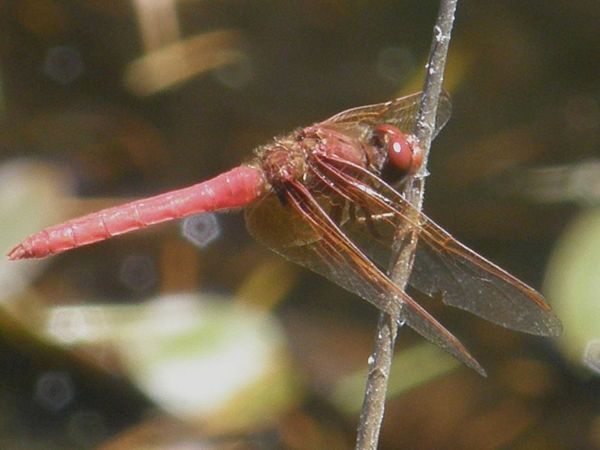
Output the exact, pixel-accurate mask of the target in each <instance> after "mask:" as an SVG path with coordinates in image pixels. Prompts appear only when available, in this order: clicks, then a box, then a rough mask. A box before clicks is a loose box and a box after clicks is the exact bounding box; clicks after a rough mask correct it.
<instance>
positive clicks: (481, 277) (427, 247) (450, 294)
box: [320, 158, 561, 336]
mask: <svg viewBox="0 0 600 450" xmlns="http://www.w3.org/2000/svg"><path fill="white" fill-rule="evenodd" d="M320 166H321V169H320V170H322V171H323V172H324V173H326V175H327V176H328V177H329V178H331V179H332V180H333V181H334V182H335V184H336V185H337V186H338V189H339V190H341V192H342V193H343V194H344V195H345V196H347V197H349V198H351V199H352V202H353V204H354V205H355V206H354V208H355V209H357V211H359V213H356V214H355V217H354V218H349V219H348V220H347V221H344V222H343V223H341V225H340V226H341V229H342V231H343V232H344V233H345V234H346V235H347V236H349V238H350V239H351V240H352V241H353V242H355V243H357V245H358V246H359V247H360V249H361V251H362V252H363V253H366V254H367V255H368V256H369V257H370V258H371V259H373V260H375V261H378V262H379V263H380V264H381V265H383V266H387V264H389V258H390V253H391V248H392V245H393V242H394V235H395V230H396V229H397V228H398V227H403V228H404V229H407V227H408V228H410V227H412V228H413V229H415V228H416V229H417V230H418V236H419V241H418V245H417V251H416V255H415V261H414V266H413V272H412V275H411V278H410V280H409V283H410V284H411V285H412V286H413V287H415V288H416V289H418V290H420V291H422V292H424V293H426V294H429V295H435V294H437V293H440V294H441V295H442V299H443V302H444V303H446V304H448V305H451V306H454V307H457V308H460V309H464V310H466V311H469V312H471V313H473V314H476V315H478V316H480V317H482V318H484V319H486V320H489V321H491V322H493V323H496V324H498V325H502V326H504V327H506V328H511V329H514V330H518V331H523V332H527V333H531V334H536V335H542V336H556V335H558V334H560V332H561V324H560V321H559V320H558V318H557V317H556V316H555V315H554V314H553V313H552V311H551V310H550V307H549V306H548V305H547V304H546V302H545V301H544V299H543V297H542V296H541V294H539V293H538V292H537V291H535V290H534V289H533V288H531V287H529V286H528V285H526V284H525V283H523V282H522V281H520V280H518V279H517V278H515V277H514V276H512V275H510V274H509V273H508V272H506V271H504V270H503V269H501V268H500V267H498V266H496V265H495V264H493V263H491V262H489V261H488V260H486V259H485V258H483V257H482V256H480V255H478V254H477V253H475V252H473V251H472V250H470V249H469V248H467V247H466V246H464V245H462V244H461V243H460V242H458V241H456V240H455V239H454V238H453V237H452V236H451V235H450V234H448V233H447V232H446V231H444V230H443V229H442V228H441V227H439V226H438V225H436V224H435V223H434V222H433V221H432V220H431V219H429V218H428V217H427V216H425V215H424V214H422V213H420V212H418V211H417V210H416V209H415V208H414V207H412V206H411V205H410V204H409V203H408V202H407V201H406V200H405V199H404V198H403V197H402V195H401V194H400V193H398V192H397V191H395V190H394V189H393V188H392V187H390V186H389V185H387V184H386V183H385V182H383V181H382V180H381V179H380V178H378V177H377V176H375V175H373V174H372V173H370V172H369V171H367V170H366V169H363V168H361V167H358V166H355V165H353V164H351V163H348V162H344V161H336V160H334V159H331V158H329V159H328V158H325V159H324V160H322V161H321V164H320Z"/></svg>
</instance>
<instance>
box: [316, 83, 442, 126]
mask: <svg viewBox="0 0 600 450" xmlns="http://www.w3.org/2000/svg"><path fill="white" fill-rule="evenodd" d="M420 102H421V92H417V93H415V94H411V95H407V96H405V97H399V98H397V99H395V100H390V101H388V102H384V103H377V104H375V105H367V106H359V107H356V108H352V109H348V110H346V111H342V112H340V113H338V114H336V115H335V116H332V117H330V118H329V119H327V120H325V122H326V123H327V122H329V123H336V124H348V125H350V126H355V125H356V124H364V125H368V126H371V127H372V126H374V125H378V124H382V123H389V124H391V125H394V126H395V127H397V128H398V129H400V130H401V131H403V132H404V133H413V132H414V131H415V130H414V129H415V122H416V120H417V113H418V112H419V105H420ZM451 112H452V103H451V101H450V95H449V94H448V93H447V92H446V91H442V92H441V94H440V102H439V106H438V110H437V117H436V123H435V132H434V134H433V137H434V138H435V137H436V136H437V134H438V133H439V132H440V130H441V129H442V128H443V127H444V125H446V123H448V120H449V119H450V114H451Z"/></svg>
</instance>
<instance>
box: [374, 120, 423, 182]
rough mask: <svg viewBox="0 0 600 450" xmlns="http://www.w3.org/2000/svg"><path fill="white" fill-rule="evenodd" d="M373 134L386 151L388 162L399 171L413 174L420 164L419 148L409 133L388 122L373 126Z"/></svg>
mask: <svg viewBox="0 0 600 450" xmlns="http://www.w3.org/2000/svg"><path fill="white" fill-rule="evenodd" d="M373 132H374V135H375V136H376V137H377V138H378V139H379V141H380V142H381V145H382V147H383V149H384V150H385V151H386V153H387V160H388V163H389V164H390V165H391V166H393V168H394V169H395V170H396V171H398V172H401V173H405V174H414V173H415V172H416V171H417V170H418V169H419V166H420V165H421V162H422V154H421V150H420V149H419V147H418V146H417V145H415V143H414V142H413V141H412V139H410V137H409V135H407V134H405V133H403V132H402V131H400V130H399V129H398V128H396V127H395V126H393V125H390V124H387V123H386V124H381V125H378V126H376V127H375V129H374V131H373Z"/></svg>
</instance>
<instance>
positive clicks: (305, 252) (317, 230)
mask: <svg viewBox="0 0 600 450" xmlns="http://www.w3.org/2000/svg"><path fill="white" fill-rule="evenodd" d="M327 198H335V194H333V193H331V195H330V196H328V197H327ZM339 201H340V202H343V199H339ZM324 202H326V201H325V198H321V199H320V203H319V201H317V200H316V199H315V198H314V197H313V196H312V194H311V193H309V192H308V191H307V190H306V189H305V188H304V186H302V185H293V186H290V187H288V188H287V189H286V197H285V204H284V203H282V201H281V200H280V198H278V197H277V196H275V195H273V194H271V195H267V196H266V197H265V198H263V199H262V200H261V201H259V202H257V203H255V204H254V205H252V206H250V207H248V208H247V209H246V224H247V227H248V230H249V231H250V233H251V234H252V235H253V236H254V237H255V238H256V239H257V240H258V241H259V242H262V243H263V244H264V245H266V246H267V247H269V248H271V249H272V250H273V251H275V252H276V253H279V254H281V255H283V256H284V257H286V258H288V259H290V260H291V261H293V262H295V263H297V264H299V265H301V266H304V267H306V268H308V269H310V270H313V271H314V272H316V273H318V274H320V275H323V276H324V277H326V278H328V279H329V280H331V281H333V282H334V283H336V284H338V285H339V286H341V287H343V288H344V289H346V290H348V291H350V292H352V293H355V294H357V295H359V296H360V297H362V298H363V299H365V300H367V301H369V302H370V303H372V304H374V305H375V306H376V307H377V308H379V309H380V310H382V311H385V312H386V313H388V314H390V315H391V316H392V317H399V314H401V316H402V318H403V319H404V320H405V321H406V323H407V324H408V325H409V326H410V327H411V328H413V329H414V330H415V331H417V332H418V333H419V334H421V335H422V336H424V337H425V338H426V339H428V340H430V341H431V342H433V343H434V344H436V345H438V346H440V347H441V348H443V349H445V350H446V351H448V352H450V353H451V354H452V355H454V356H455V357H456V358H458V359H459V360H461V361H462V362H464V363H465V364H466V365H468V366H469V367H472V368H473V369H475V370H477V371H478V372H479V373H481V374H485V372H484V370H483V368H482V367H481V366H480V365H479V363H477V361H476V360H475V359H474V358H473V357H472V356H471V355H470V354H469V352H468V351H467V350H466V349H465V347H464V346H463V345H462V344H461V343H460V342H459V341H458V340H457V339H456V338H455V337H454V336H453V335H452V334H451V333H450V332H448V330H446V329H445V328H444V327H443V326H442V325H440V324H439V323H438V322H437V321H436V320H435V319H434V318H433V317H432V316H431V315H430V314H429V313H428V312H427V311H425V310H424V309H423V308H422V307H421V306H419V305H418V304H417V303H416V302H415V301H414V300H413V299H412V298H410V297H409V296H408V295H407V294H406V293H404V292H403V291H402V290H401V289H400V288H399V287H398V286H396V285H395V284H394V283H393V282H392V281H391V280H390V279H389V278H388V277H387V276H386V275H385V274H384V273H383V272H381V270H379V269H378V268H377V266H376V265H375V264H373V263H372V262H371V261H370V260H369V259H368V258H366V257H365V256H364V255H363V254H362V253H361V252H360V250H359V249H358V248H357V247H356V246H355V245H354V244H353V243H352V242H351V241H350V240H349V239H348V238H347V237H346V236H345V235H344V234H343V233H342V232H341V230H340V229H339V227H338V226H337V225H336V223H335V222H334V220H332V218H331V217H330V216H329V215H328V213H327V212H326V210H325V209H324V206H323V203H324ZM336 205H339V203H337V202H336ZM329 206H331V207H332V208H335V207H336V206H335V205H329ZM327 207H328V205H325V208H327ZM293 223H296V224H297V225H295V226H290V224H293ZM286 224H287V225H288V227H287V228H284V229H279V226H280V225H286ZM274 228H278V229H279V230H274ZM298 231H299V234H297V233H298Z"/></svg>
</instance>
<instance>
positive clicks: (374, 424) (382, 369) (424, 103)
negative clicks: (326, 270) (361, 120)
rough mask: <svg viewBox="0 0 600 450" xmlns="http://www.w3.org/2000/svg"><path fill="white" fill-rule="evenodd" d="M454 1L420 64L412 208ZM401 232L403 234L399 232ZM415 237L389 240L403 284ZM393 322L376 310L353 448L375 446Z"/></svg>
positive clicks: (446, 5)
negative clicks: (423, 64)
mask: <svg viewBox="0 0 600 450" xmlns="http://www.w3.org/2000/svg"><path fill="white" fill-rule="evenodd" d="M457 2H458V0H441V3H440V10H439V13H438V17H437V21H436V24H435V27H434V29H433V40H432V44H431V51H430V54H429V61H428V63H427V66H426V69H427V73H426V75H425V85H424V88H423V97H422V99H421V106H420V109H419V117H418V119H417V126H416V130H415V135H416V137H417V139H418V142H419V144H420V145H421V147H422V150H423V165H422V167H421V169H420V172H419V173H418V174H417V175H416V176H415V177H413V178H412V179H410V180H409V181H408V184H407V187H406V191H405V195H406V198H407V200H408V201H409V202H410V203H411V204H413V205H414V206H415V207H416V208H417V210H418V211H420V210H421V208H422V206H423V194H424V188H425V174H426V166H427V160H428V157H429V149H430V147H431V140H432V137H433V131H434V129H435V118H436V113H437V107H438V102H439V97H440V93H441V91H442V83H443V80H444V68H445V66H446V56H447V54H448V47H449V44H450V35H451V32H452V25H453V23H454V13H455V11H456V4H457ZM397 236H399V235H397ZM404 236H406V234H405V233H404ZM417 240H418V235H417V234H416V233H412V234H411V238H410V242H408V243H407V242H406V240H405V239H404V240H403V242H400V241H401V239H399V238H397V239H396V241H397V242H396V243H395V244H394V254H395V258H392V264H391V265H390V268H389V270H388V272H389V274H390V277H391V278H392V280H393V281H394V282H395V283H396V284H397V285H398V286H400V287H401V288H403V289H404V288H405V287H406V284H407V283H408V279H409V277H410V273H411V270H412V264H413V259H414V254H415V249H416V245H417ZM398 322H399V321H398V318H396V317H391V316H389V315H387V314H385V313H381V315H380V317H379V321H378V323H377V333H376V334H375V342H374V344H373V353H372V355H371V357H370V358H369V374H368V378H367V386H366V390H365V398H364V401H363V407H362V411H361V414H360V423H359V427H358V433H357V437H356V449H357V450H366V449H369V450H375V449H376V448H377V443H378V441H379V432H380V430H381V424H382V421H383V413H384V408H385V397H386V392H387V383H388V378H389V373H390V367H391V363H392V357H393V355H394V343H395V340H396V335H397V333H398Z"/></svg>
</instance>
